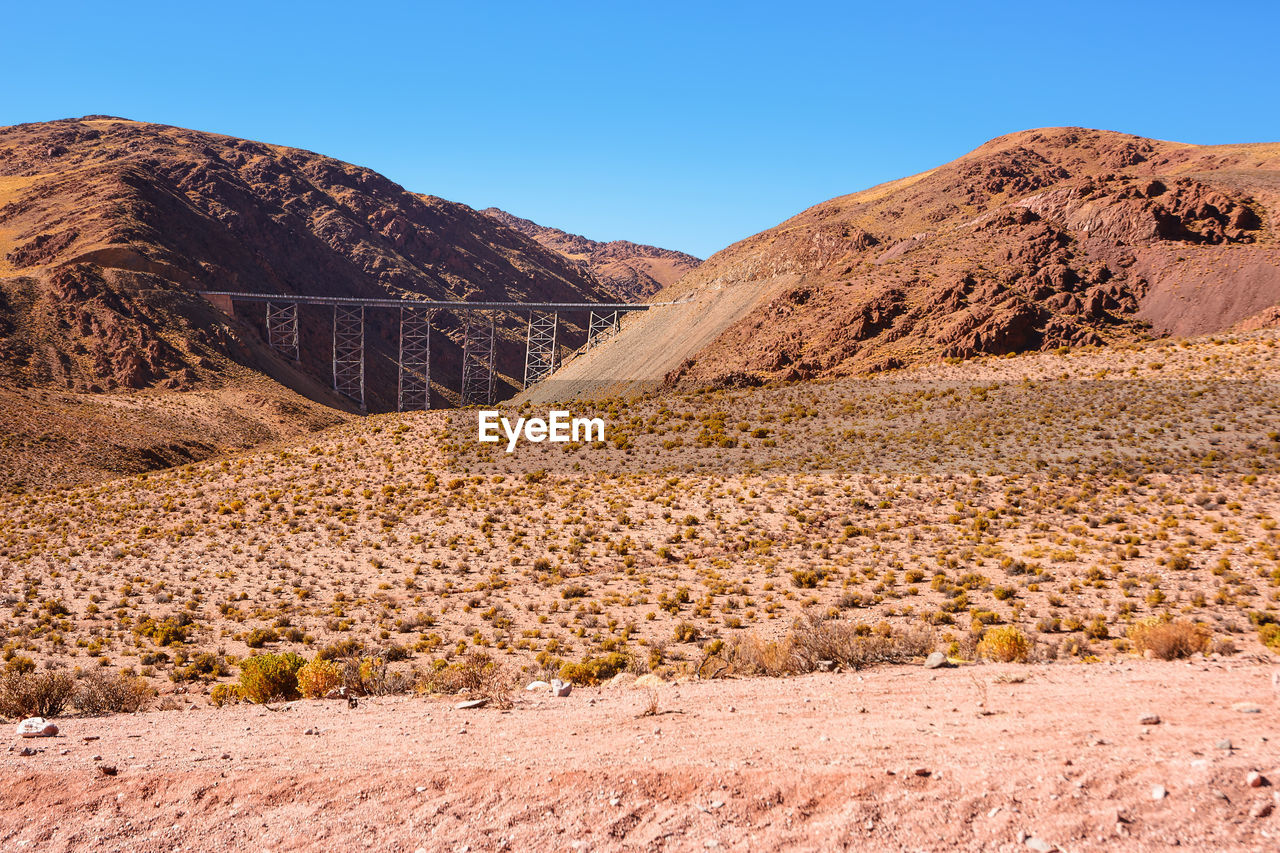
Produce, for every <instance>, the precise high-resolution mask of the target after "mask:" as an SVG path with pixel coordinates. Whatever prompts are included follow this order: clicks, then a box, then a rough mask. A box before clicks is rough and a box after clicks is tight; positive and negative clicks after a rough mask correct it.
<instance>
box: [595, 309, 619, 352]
mask: <svg viewBox="0 0 1280 853" xmlns="http://www.w3.org/2000/svg"><path fill="white" fill-rule="evenodd" d="M618 317H619V314H618V312H617V311H608V312H604V313H597V312H595V311H592V312H591V322H590V324H589V325H588V326H587V349H591V348H592V347H595V346H599V345H600V344H602V343H604V342H605V341H607V340H608V339H609V338H611V337H613V336H614V335H616V334H617V333H618V330H619V329H620V328H621V323H620V321H619V319H618Z"/></svg>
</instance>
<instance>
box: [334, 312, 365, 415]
mask: <svg viewBox="0 0 1280 853" xmlns="http://www.w3.org/2000/svg"><path fill="white" fill-rule="evenodd" d="M333 390H335V391H337V392H338V393H339V394H345V395H346V396H348V397H350V398H351V399H352V400H355V401H356V402H357V403H359V404H360V409H361V411H363V410H364V408H365V404H364V307H363V306H361V307H359V308H346V307H343V306H341V305H335V306H334V307H333Z"/></svg>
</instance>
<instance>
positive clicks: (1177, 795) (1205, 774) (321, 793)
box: [0, 659, 1280, 851]
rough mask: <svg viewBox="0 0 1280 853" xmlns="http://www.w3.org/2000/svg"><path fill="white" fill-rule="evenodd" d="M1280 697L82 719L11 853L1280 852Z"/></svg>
mask: <svg viewBox="0 0 1280 853" xmlns="http://www.w3.org/2000/svg"><path fill="white" fill-rule="evenodd" d="M1277 671H1280V670H1277V669H1276V668H1275V667H1274V666H1261V665H1258V664H1257V663H1253V662H1247V661H1240V660H1236V661H1228V660H1203V659H1198V660H1195V661H1190V662H1183V663H1163V662H1153V661H1125V662H1117V663H1112V664H1093V665H1089V664H1078V663H1077V664H1063V663H1058V664H1052V665H1049V664H1042V665H1008V664H1004V665H989V666H983V665H974V666H966V667H957V668H949V669H940V670H926V669H924V668H921V667H893V668H884V669H879V670H871V671H866V672H864V673H833V674H814V675H808V676H803V677H799V678H792V679H742V680H730V681H723V680H722V681H715V682H705V681H704V682H696V683H685V684H666V685H662V686H660V687H658V688H655V689H649V690H643V689H636V688H635V687H627V686H615V687H604V688H598V689H584V690H576V691H574V693H573V694H572V695H570V696H569V697H568V698H564V699H556V698H552V697H550V696H546V695H542V694H538V695H536V696H532V695H531V696H527V697H525V698H520V699H518V700H517V702H516V704H515V707H514V708H512V709H509V710H496V709H491V708H481V709H478V710H457V709H455V707H454V704H455V703H454V702H453V701H452V700H449V699H437V700H424V699H411V698H383V699H371V700H367V701H365V702H363V703H361V704H360V705H359V707H357V708H356V709H354V710H353V709H349V708H348V707H347V705H346V703H344V702H336V701H327V702H326V701H323V700H316V701H310V702H307V701H302V702H295V703H292V704H289V705H285V706H282V707H278V708H276V709H274V710H273V711H267V710H263V709H261V708H258V707H249V706H243V705H242V706H237V707H235V708H229V709H222V710H212V709H197V710H191V711H185V712H184V711H170V712H162V713H150V714H139V715H117V716H114V717H106V718H91V719H71V720H66V721H65V722H64V725H63V731H62V733H61V734H60V736H59V737H57V738H54V739H45V740H27V741H22V742H21V743H19V742H17V741H16V739H13V740H11V744H12V747H13V748H10V750H9V751H7V752H0V802H3V803H4V808H3V809H0V847H2V848H3V849H5V850H50V851H53V850H88V849H93V850H104V851H105V850H121V851H125V850H127V851H162V850H163V851H170V850H220V851H239V850H244V851H259V850H350V849H356V850H364V849H375V850H397V851H414V850H449V851H454V850H468V849H469V850H476V851H479V850H706V849H720V850H774V849H790V850H904V849H910V850H1019V851H1021V850H1049V849H1053V848H1055V847H1057V848H1059V849H1062V850H1072V851H1089V850H1164V849H1172V848H1174V847H1182V848H1187V849H1197V850H1274V849H1276V846H1277V844H1278V843H1280V817H1277V815H1276V814H1275V812H1273V811H1272V812H1270V813H1268V812H1269V810H1272V809H1275V808H1276V807H1277V799H1280V798H1278V797H1277V795H1276V793H1275V790H1276V789H1275V788H1274V787H1272V785H1271V784H1264V785H1262V786H1260V787H1256V788H1255V787H1250V786H1249V784H1248V783H1247V781H1246V780H1247V778H1248V774H1249V773H1251V772H1260V773H1261V775H1262V776H1263V777H1264V779H1265V780H1266V781H1267V782H1268V783H1272V782H1280V749H1278V748H1277V740H1276V737H1277V735H1276V712H1277V702H1276V695H1275V693H1274V692H1273V688H1272V682H1271V675H1272V673H1274V672H1277ZM655 700H656V713H655V714H652V715H649V716H645V715H644V712H645V711H646V710H650V709H651V708H652V707H653V706H652V705H651V703H652V702H653V701H655ZM1239 703H1244V704H1249V705H1252V706H1254V707H1257V708H1259V709H1260V713H1245V712H1242V711H1240V710H1237V709H1236V708H1235V707H1233V706H1236V705H1237V704H1239ZM1241 707H1243V705H1241ZM1149 714H1154V715H1155V716H1156V717H1158V718H1159V722H1158V723H1154V724H1145V725H1144V724H1142V723H1141V722H1140V721H1141V720H1142V719H1143V718H1144V717H1146V716H1147V715H1149ZM1228 742H1229V743H1228ZM26 745H34V746H35V747H36V748H37V749H38V750H39V751H38V752H37V753H36V754H35V755H32V756H20V755H18V754H17V753H16V752H15V750H14V748H20V747H21V746H26ZM103 767H110V768H114V769H115V771H116V775H113V776H108V775H105V774H104V773H103V772H102V769H101V768H103ZM1157 788H1160V789H1163V791H1164V794H1165V795H1164V796H1158V794H1157V793H1156V789H1157ZM1264 813H1265V814H1264Z"/></svg>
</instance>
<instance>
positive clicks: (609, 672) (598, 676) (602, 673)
mask: <svg viewBox="0 0 1280 853" xmlns="http://www.w3.org/2000/svg"><path fill="white" fill-rule="evenodd" d="M629 660H630V658H628V657H627V656H626V655H625V654H623V653H622V652H610V653H609V654H607V655H602V656H601V657H597V658H584V659H583V660H582V662H581V663H566V664H565V665H564V666H562V667H560V678H561V679H563V680H564V681H572V682H573V683H574V684H582V685H587V684H599V683H600V682H602V681H606V680H608V679H610V678H613V677H614V676H615V675H617V674H618V673H620V672H622V671H623V670H624V669H626V668H627V663H628V661H629Z"/></svg>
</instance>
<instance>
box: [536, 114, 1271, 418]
mask: <svg viewBox="0 0 1280 853" xmlns="http://www.w3.org/2000/svg"><path fill="white" fill-rule="evenodd" d="M1277 214H1280V144H1276V143H1264V144H1245V145H1216V146H1201V145H1189V144H1183V143H1176V142H1163V141H1158V140H1154V139H1145V138H1142V137H1138V136H1131V135H1126V134H1121V133H1113V132H1108V131H1099V130H1086V129H1082V128H1048V129H1042V130H1031V131H1024V132H1021V133H1015V134H1012V135H1009V136H1003V137H1000V138H998V139H994V140H992V141H990V142H988V143H987V144H985V145H983V146H981V147H980V148H978V149H976V150H975V151H972V152H970V153H969V154H966V155H965V156H963V157H961V158H959V159H958V160H955V161H953V162H951V163H948V164H946V165H943V166H940V167H938V168H936V169H932V170H930V171H927V172H923V173H921V174H918V175H914V176H911V177H908V178H903V179H901V180H897V181H893V182H890V183H887V184H882V185H880V186H877V187H873V188H871V189H868V190H864V191H862V192H858V193H854V194H852V195H846V196H840V197H838V198H834V199H831V200H830V201H826V202H823V203H821V204H819V205H817V206H815V207H812V208H810V209H808V210H806V211H804V212H802V213H800V214H799V215H797V216H795V217H793V218H791V219H789V220H787V221H786V222H783V223H782V224H781V225H778V226H777V227H775V228H772V229H769V230H768V231H765V232H762V233H760V234H756V235H755V236H753V237H749V238H747V239H745V240H743V241H741V242H739V243H736V244H734V245H732V246H730V247H728V248H727V249H724V250H722V251H721V252H718V253H717V254H715V255H714V256H712V257H711V258H710V259H708V260H707V261H705V262H704V263H703V264H702V265H701V266H700V267H698V268H697V269H696V270H694V271H692V272H691V273H690V274H689V275H687V276H685V277H684V278H683V279H681V280H680V281H679V282H677V283H676V284H675V285H672V286H671V287H668V288H667V289H665V290H664V291H663V292H662V293H661V294H659V295H658V296H657V299H658V300H675V299H687V300H689V301H688V302H687V303H686V304H683V305H678V306H672V307H670V308H663V309H658V310H653V311H650V312H647V313H646V315H644V316H636V317H632V318H628V322H627V323H626V324H624V327H623V334H622V335H620V336H619V337H617V338H615V339H614V340H613V341H611V342H610V343H609V344H608V345H607V346H604V347H600V348H598V349H597V350H594V351H592V352H591V353H590V354H589V355H588V356H587V357H584V358H580V359H578V360H576V361H574V362H572V363H570V364H567V365H566V366H565V369H564V370H563V371H562V372H561V373H560V374H559V375H558V376H557V377H555V378H556V379H557V380H559V382H558V383H556V384H553V385H549V386H547V388H546V389H544V393H566V394H570V395H573V394H579V393H586V392H587V391H588V390H592V391H593V392H595V391H600V392H603V390H604V389H605V388H606V387H607V388H608V391H609V393H612V392H614V391H617V390H619V389H620V388H624V387H627V386H628V385H633V386H634V385H637V384H646V385H652V384H654V383H661V382H663V381H665V382H667V383H677V384H678V383H711V384H735V383H746V384H755V383H759V382H763V381H766V380H770V379H798V378H807V377H824V376H842V375H854V374H865V373H869V372H875V371H879V370H885V369H891V368H894V367H898V366H904V365H909V364H917V363H921V362H929V361H936V360H939V359H943V358H966V357H971V356H975V355H983V354H988V355H999V354H1004V353H1010V352H1019V351H1025V350H1049V349H1056V348H1058V347H1063V346H1068V347H1071V346H1090V345H1099V344H1107V343H1111V342H1118V341H1127V340H1133V339H1137V338H1142V337H1146V336H1150V335H1164V334H1174V335H1191V334H1199V333H1206V332H1213V331H1217V330H1220V329H1225V328H1228V327H1230V326H1232V325H1233V324H1236V323H1238V322H1244V323H1246V324H1247V323H1254V324H1255V325H1256V324H1257V323H1258V322H1260V321H1259V319H1258V318H1257V316H1255V315H1260V314H1261V315H1262V317H1263V318H1265V317H1266V316H1267V315H1266V312H1267V311H1268V309H1271V308H1272V307H1273V306H1275V305H1277V303H1280V242H1278V240H1277V232H1276V222H1277ZM1251 318H1253V319H1251ZM588 380H590V382H588ZM584 383H586V384H584ZM610 383H611V384H610ZM588 386H590V387H589V388H588Z"/></svg>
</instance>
